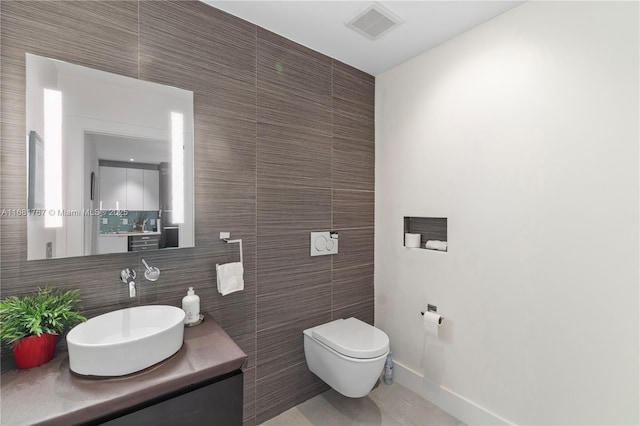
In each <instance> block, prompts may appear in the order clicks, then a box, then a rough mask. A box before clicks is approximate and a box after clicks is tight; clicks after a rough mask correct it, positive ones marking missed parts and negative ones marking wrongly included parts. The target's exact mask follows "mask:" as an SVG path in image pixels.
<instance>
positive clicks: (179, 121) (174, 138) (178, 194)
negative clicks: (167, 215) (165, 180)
mask: <svg viewBox="0 0 640 426" xmlns="http://www.w3.org/2000/svg"><path fill="white" fill-rule="evenodd" d="M171 194H172V200H171V207H172V211H173V215H172V221H173V223H184V117H183V115H182V114H181V113H179V112H172V113H171Z"/></svg>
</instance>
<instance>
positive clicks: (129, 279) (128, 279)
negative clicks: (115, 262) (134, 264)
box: [120, 268, 136, 297]
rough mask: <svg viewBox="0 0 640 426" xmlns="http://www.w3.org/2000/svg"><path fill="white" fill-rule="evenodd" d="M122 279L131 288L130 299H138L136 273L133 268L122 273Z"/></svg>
mask: <svg viewBox="0 0 640 426" xmlns="http://www.w3.org/2000/svg"><path fill="white" fill-rule="evenodd" d="M120 279H121V280H122V282H123V283H125V284H127V285H128V286H129V297H136V282H135V281H134V280H135V279H136V271H135V270H134V269H133V268H125V269H123V270H122V271H121V272H120Z"/></svg>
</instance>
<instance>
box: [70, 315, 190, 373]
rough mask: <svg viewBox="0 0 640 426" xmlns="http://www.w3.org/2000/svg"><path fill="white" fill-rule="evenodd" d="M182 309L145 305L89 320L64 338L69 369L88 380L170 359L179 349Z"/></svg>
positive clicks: (181, 332)
mask: <svg viewBox="0 0 640 426" xmlns="http://www.w3.org/2000/svg"><path fill="white" fill-rule="evenodd" d="M184 316H185V313H184V311H183V310H182V309H180V308H176V307H175V306H166V305H148V306H136V307H134V308H127V309H120V310H117V311H113V312H109V313H106V314H103V315H99V316H97V317H94V318H91V319H90V320H88V321H87V322H85V323H82V324H79V325H77V326H75V327H74V328H73V329H71V331H70V332H69V334H67V346H68V348H69V367H70V368H71V371H73V372H74V373H77V374H82V375H87V376H106V377H111V376H124V375H126V374H131V373H135V372H137V371H140V370H144V369H145V368H147V367H151V366H152V365H154V364H157V363H159V362H160V361H162V360H165V359H167V358H169V357H170V356H171V355H173V354H174V353H176V352H178V350H179V349H180V348H181V347H182V341H183V335H184Z"/></svg>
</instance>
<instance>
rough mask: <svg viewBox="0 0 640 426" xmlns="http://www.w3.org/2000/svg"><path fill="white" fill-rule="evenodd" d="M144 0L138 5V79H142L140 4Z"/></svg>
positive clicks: (138, 2)
mask: <svg viewBox="0 0 640 426" xmlns="http://www.w3.org/2000/svg"><path fill="white" fill-rule="evenodd" d="M141 1H142V0H138V1H137V5H138V37H136V40H137V41H138V49H137V52H136V53H137V58H138V60H137V61H136V62H137V64H136V65H137V66H138V79H140V2H141Z"/></svg>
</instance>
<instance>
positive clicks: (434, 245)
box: [424, 240, 447, 251]
mask: <svg viewBox="0 0 640 426" xmlns="http://www.w3.org/2000/svg"><path fill="white" fill-rule="evenodd" d="M424 248H427V249H431V250H439V251H447V242H446V241H438V240H429V241H427V243H426V244H425V245H424Z"/></svg>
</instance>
